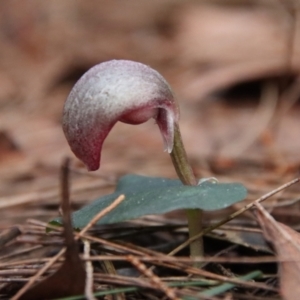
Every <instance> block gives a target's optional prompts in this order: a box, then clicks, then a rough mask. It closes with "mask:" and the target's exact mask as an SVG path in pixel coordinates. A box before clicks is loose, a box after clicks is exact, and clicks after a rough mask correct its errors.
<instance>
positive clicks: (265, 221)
mask: <svg viewBox="0 0 300 300" xmlns="http://www.w3.org/2000/svg"><path fill="white" fill-rule="evenodd" d="M256 207H257V211H256V216H257V220H258V222H259V224H260V226H261V227H262V229H263V233H264V236H265V238H266V239H267V240H268V241H269V242H270V243H271V244H272V245H273V246H274V248H275V251H276V254H277V258H278V261H279V277H280V291H281V294H282V296H283V298H284V299H285V300H298V299H299V295H300V234H299V233H298V232H296V231H295V230H293V229H291V228H290V227H288V226H286V225H284V224H282V223H279V222H277V221H276V220H275V219H274V218H273V217H272V216H271V215H270V214H269V213H268V212H267V211H266V210H265V209H264V208H263V206H262V205H260V204H256Z"/></svg>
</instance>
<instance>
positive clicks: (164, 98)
mask: <svg viewBox="0 0 300 300" xmlns="http://www.w3.org/2000/svg"><path fill="white" fill-rule="evenodd" d="M150 118H154V119H155V120H156V123H157V125H158V127H159V129H160V131H161V134H162V136H163V140H164V145H165V150H167V151H168V152H169V153H171V152H172V149H173V143H174V126H175V125H176V124H177V122H178V119H179V110H178V106H177V104H176V101H175V98H174V95H173V92H172V90H171V88H170V86H169V84H168V83H167V81H166V80H165V79H164V78H163V77H162V76H161V75H160V74H159V73H158V72H157V71H155V70H153V69H152V68H150V67H148V66H146V65H144V64H141V63H138V62H133V61H129V60H111V61H107V62H103V63H100V64H98V65H96V66H94V67H93V68H91V69H90V70H88V71H87V72H86V73H85V74H84V75H83V76H82V77H81V78H80V79H79V80H78V82H77V83H76V84H75V86H74V87H73V89H72V91H71V92H70V94H69V96H68V98H67V100H66V103H65V106H64V111H63V130H64V133H65V136H66V138H67V140H68V143H69V145H70V147H71V149H72V151H73V152H74V154H75V155H76V156H77V157H78V158H79V159H80V160H81V161H82V162H83V163H84V164H85V165H86V166H87V168H88V169H89V170H90V171H93V170H97V169H98V168H99V166H100V158H101V150H102V145H103V142H104V140H105V138H106V137H107V135H108V133H109V132H110V130H111V129H112V127H113V126H114V125H115V124H116V122H117V121H121V122H124V123H128V124H141V123H144V122H146V121H148V120H149V119H150Z"/></svg>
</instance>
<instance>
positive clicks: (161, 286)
mask: <svg viewBox="0 0 300 300" xmlns="http://www.w3.org/2000/svg"><path fill="white" fill-rule="evenodd" d="M127 260H128V261H129V262H130V263H131V264H133V265H134V266H135V267H136V268H137V269H138V270H139V271H140V272H141V273H143V275H145V276H146V277H148V278H149V279H150V281H151V282H152V283H153V284H154V285H155V286H156V287H157V288H158V289H160V290H161V291H162V292H163V293H165V294H166V296H167V297H168V298H169V299H171V300H180V299H179V298H178V297H177V296H176V290H175V289H172V288H170V287H168V286H167V285H166V284H165V283H164V282H163V281H162V280H161V279H160V278H159V277H158V276H156V275H155V274H154V273H153V272H152V271H151V270H150V269H147V267H146V265H145V264H143V263H142V262H141V261H140V260H139V259H138V258H137V257H135V256H133V255H128V256H127Z"/></svg>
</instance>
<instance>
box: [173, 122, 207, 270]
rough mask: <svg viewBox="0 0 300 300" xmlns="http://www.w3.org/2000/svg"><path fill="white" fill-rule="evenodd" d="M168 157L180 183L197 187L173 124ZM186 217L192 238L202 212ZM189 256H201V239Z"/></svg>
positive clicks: (195, 242)
mask: <svg viewBox="0 0 300 300" xmlns="http://www.w3.org/2000/svg"><path fill="white" fill-rule="evenodd" d="M170 155H171V158H172V162H173V165H174V167H175V170H176V173H177V175H178V177H179V179H180V180H181V182H182V183H183V184H185V185H197V180H196V178H195V175H194V173H193V170H192V168H191V166H190V164H189V162H188V159H187V155H186V152H185V149H184V146H183V143H182V139H181V134H180V130H179V126H178V124H175V132H174V146H173V150H172V152H171V153H170ZM186 215H187V219H188V227H189V236H190V238H192V237H194V236H195V235H197V234H199V233H200V232H201V231H202V210H201V209H187V210H186ZM190 254H191V257H197V256H203V240H202V237H200V238H199V239H197V240H195V241H194V242H192V243H191V244H190ZM196 266H197V267H200V266H201V263H196Z"/></svg>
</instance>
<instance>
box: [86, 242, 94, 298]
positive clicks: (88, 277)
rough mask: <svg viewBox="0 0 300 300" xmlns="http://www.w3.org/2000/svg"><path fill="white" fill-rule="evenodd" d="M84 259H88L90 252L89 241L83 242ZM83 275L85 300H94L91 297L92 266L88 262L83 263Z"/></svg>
mask: <svg viewBox="0 0 300 300" xmlns="http://www.w3.org/2000/svg"><path fill="white" fill-rule="evenodd" d="M83 244H84V254H83V258H84V259H89V258H90V250H91V244H90V242H89V241H87V240H84V241H83ZM85 273H86V281H85V289H84V295H85V297H86V299H88V300H96V298H95V297H94V295H93V273H94V270H93V265H92V262H91V261H90V260H86V261H85Z"/></svg>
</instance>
